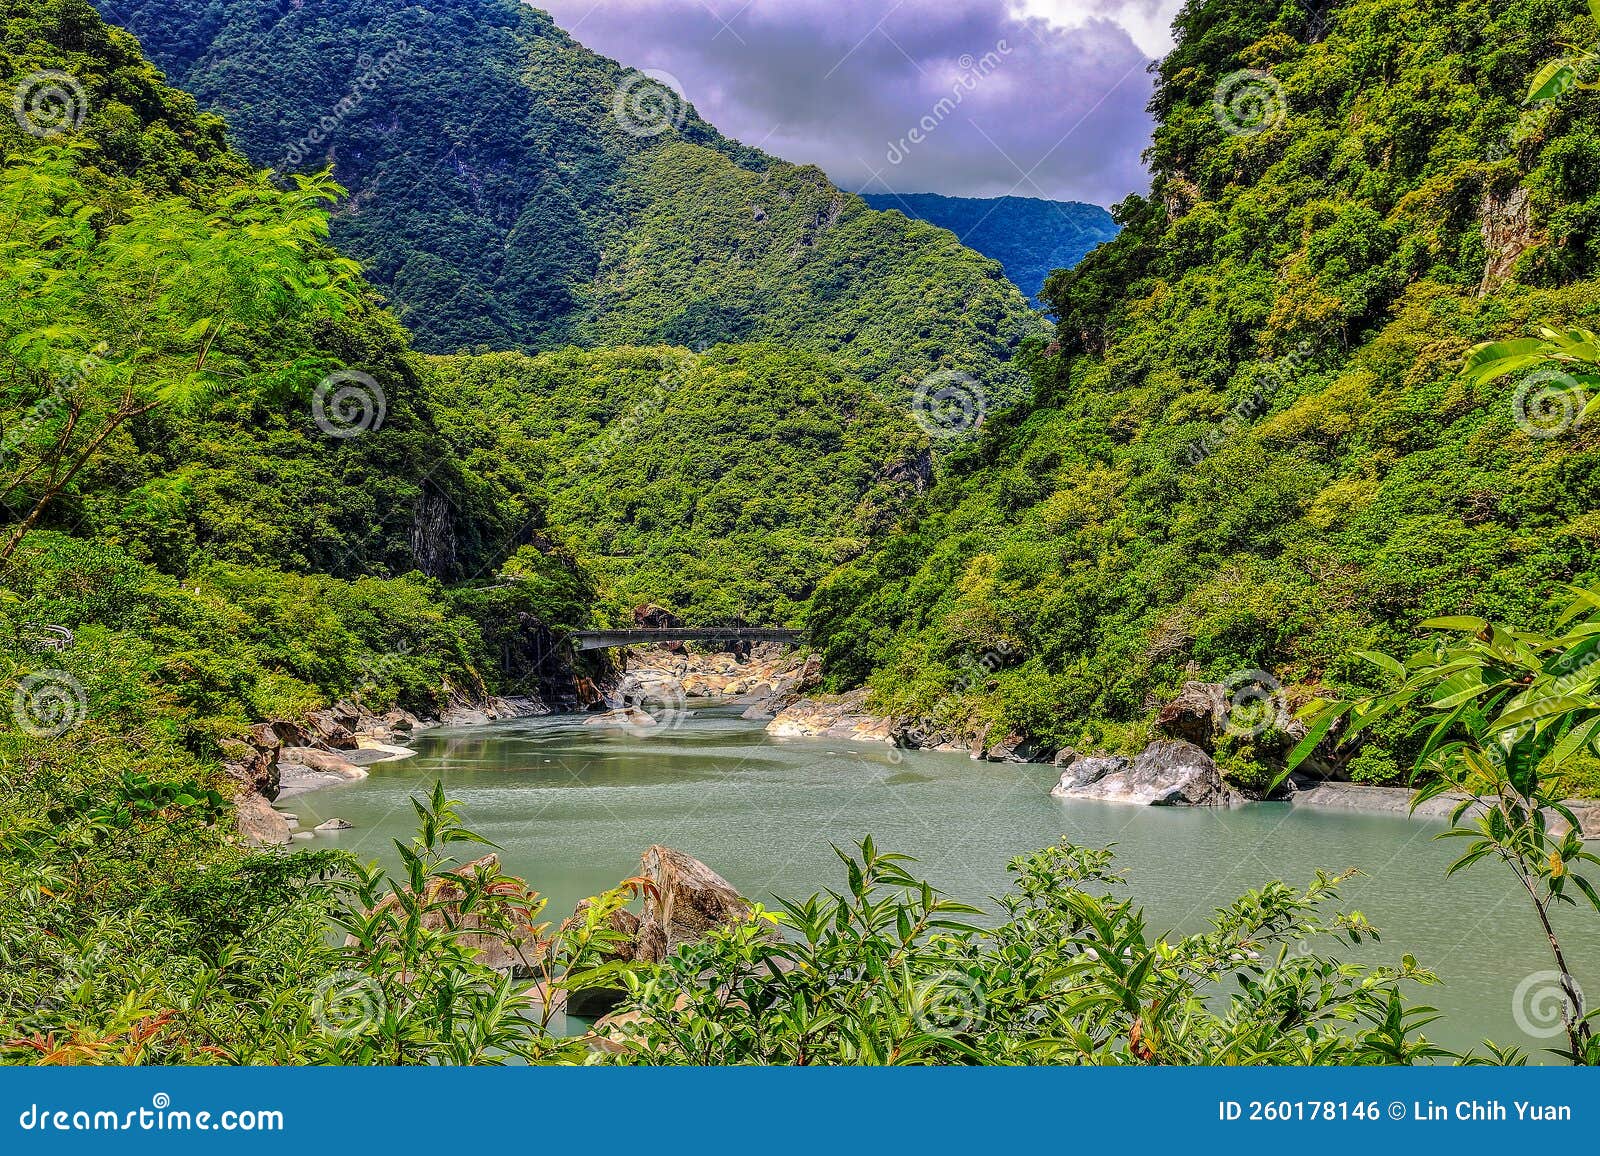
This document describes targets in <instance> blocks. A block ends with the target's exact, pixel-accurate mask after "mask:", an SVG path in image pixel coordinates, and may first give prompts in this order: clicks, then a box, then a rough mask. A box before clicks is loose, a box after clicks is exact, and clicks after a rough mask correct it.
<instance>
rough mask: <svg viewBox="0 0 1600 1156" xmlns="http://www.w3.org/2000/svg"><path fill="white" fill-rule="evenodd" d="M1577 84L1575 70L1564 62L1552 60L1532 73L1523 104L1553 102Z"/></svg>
mask: <svg viewBox="0 0 1600 1156" xmlns="http://www.w3.org/2000/svg"><path fill="white" fill-rule="evenodd" d="M1577 83H1578V72H1577V69H1575V68H1573V67H1572V65H1571V64H1569V63H1568V62H1567V61H1565V60H1552V61H1550V62H1549V63H1548V64H1546V65H1545V66H1544V67H1543V68H1541V69H1540V70H1539V71H1538V72H1536V73H1534V76H1533V81H1532V82H1531V83H1530V84H1529V85H1528V95H1527V96H1526V97H1525V98H1524V100H1523V103H1524V104H1540V103H1543V102H1544V101H1547V100H1555V99H1556V98H1557V97H1559V96H1561V95H1562V94H1563V93H1565V92H1566V91H1567V90H1568V89H1570V88H1571V87H1572V86H1573V85H1574V84H1577Z"/></svg>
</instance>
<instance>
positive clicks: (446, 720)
mask: <svg viewBox="0 0 1600 1156" xmlns="http://www.w3.org/2000/svg"><path fill="white" fill-rule="evenodd" d="M549 713H550V708H549V707H547V706H545V705H544V703H542V702H540V701H539V700H538V699H533V698H491V699H488V700H486V701H485V702H482V703H472V702H469V701H467V700H466V699H457V700H454V701H452V702H451V704H450V705H449V706H447V707H445V709H444V710H442V711H440V712H439V725H440V726H445V727H476V726H483V725H484V724H485V723H492V722H501V721H503V720H505V719H517V718H534V717H537V716H540V715H547V714H549Z"/></svg>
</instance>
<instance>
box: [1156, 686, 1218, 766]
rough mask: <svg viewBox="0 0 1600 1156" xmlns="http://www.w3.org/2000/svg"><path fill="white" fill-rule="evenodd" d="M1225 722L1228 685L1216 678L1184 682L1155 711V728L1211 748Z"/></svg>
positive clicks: (1203, 747) (1204, 747) (1201, 747)
mask: <svg viewBox="0 0 1600 1156" xmlns="http://www.w3.org/2000/svg"><path fill="white" fill-rule="evenodd" d="M1226 722H1227V688H1226V687H1224V686H1223V685H1222V684H1221V683H1215V682H1186V683H1184V684H1183V690H1182V691H1180V692H1179V694H1178V697H1177V698H1175V699H1173V700H1172V701H1171V702H1169V703H1167V705H1166V706H1164V707H1162V708H1161V712H1160V713H1159V714H1157V715H1156V723H1155V729H1156V730H1157V731H1159V732H1160V733H1161V734H1164V735H1170V736H1171V737H1173V738H1175V739H1182V740H1183V741H1184V742H1188V743H1193V744H1194V745H1195V746H1197V747H1199V748H1200V749H1201V750H1203V751H1211V750H1215V749H1216V741H1217V736H1218V735H1220V734H1222V729H1223V727H1224V726H1225V725H1226Z"/></svg>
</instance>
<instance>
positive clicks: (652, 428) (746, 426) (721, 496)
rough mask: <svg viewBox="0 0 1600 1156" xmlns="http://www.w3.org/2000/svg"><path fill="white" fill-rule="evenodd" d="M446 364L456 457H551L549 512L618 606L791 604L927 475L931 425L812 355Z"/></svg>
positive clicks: (697, 608)
mask: <svg viewBox="0 0 1600 1156" xmlns="http://www.w3.org/2000/svg"><path fill="white" fill-rule="evenodd" d="M436 369H437V380H436V382H435V397H436V399H437V404H438V406H439V409H440V414H441V422H442V424H443V426H444V428H445V430H446V431H447V433H448V434H449V435H450V437H451V438H452V440H453V441H454V442H455V443H456V444H457V445H458V446H460V447H461V449H462V453H463V456H464V457H465V458H466V459H467V460H468V461H469V462H471V463H473V464H474V465H475V466H477V467H479V468H482V469H484V470H486V471H488V470H493V469H494V468H495V467H494V463H497V462H503V463H524V464H525V463H529V462H539V463H541V469H542V472H543V474H544V477H545V485H546V486H547V487H548V491H549V503H550V507H549V508H550V517H551V520H552V522H554V523H555V524H557V525H559V526H560V527H561V530H562V534H563V538H564V540H566V541H567V542H569V543H570V544H571V545H572V547H573V549H574V550H575V551H576V552H577V555H578V557H579V558H580V560H581V561H582V563H583V564H584V566H585V567H586V568H587V569H588V570H589V571H590V572H592V573H593V574H595V575H596V577H597V578H598V579H599V581H600V583H601V585H602V588H603V589H604V590H605V591H606V593H607V594H608V595H610V596H611V598H612V599H613V601H614V603H616V608H617V609H618V610H626V609H627V608H630V607H633V606H636V605H639V604H642V603H646V602H654V603H659V604H661V605H663V606H666V607H667V608H668V609H671V610H674V611H676V612H678V613H679V614H681V615H682V616H683V617H684V618H685V619H686V620H688V621H690V622H691V623H695V622H705V623H719V622H728V621H732V620H737V619H744V620H746V621H750V622H755V623H766V624H782V623H787V622H791V621H796V620H797V619H798V617H799V616H800V615H801V613H802V610H803V606H804V603H805V602H806V600H807V599H809V598H810V596H811V593H812V591H813V590H814V589H815V587H816V585H817V583H818V582H819V581H820V580H821V579H822V578H823V577H824V576H825V575H827V574H828V573H829V572H830V571H832V570H833V569H834V568H835V567H837V566H838V565H840V564H841V563H843V562H846V561H849V560H850V559H852V558H854V557H856V556H858V555H860V554H862V553H863V552H865V551H866V550H867V549H868V548H869V547H870V546H871V545H872V543H873V542H874V541H876V540H880V539H881V538H882V537H883V536H884V535H885V534H886V532H887V531H889V530H890V529H892V528H893V526H894V525H895V523H896V521H897V519H898V515H899V511H900V510H901V509H903V508H904V506H905V505H906V504H907V503H908V502H909V501H910V499H911V498H912V497H914V496H915V494H916V493H917V492H919V491H920V490H921V488H922V487H923V486H924V485H925V484H926V483H927V482H928V481H929V480H930V479H931V463H930V454H929V449H928V442H927V438H926V437H924V436H923V435H922V434H921V433H920V432H919V431H918V430H917V429H916V428H915V427H914V426H912V424H911V423H910V421H909V420H907V418H906V417H905V415H904V414H902V413H899V412H897V411H895V410H893V409H891V408H890V407H888V406H887V405H885V404H884V403H882V402H880V401H877V400H875V399H874V398H873V397H872V395H871V392H870V391H869V390H868V389H867V388H866V387H865V386H864V385H863V383H862V382H861V381H860V380H859V379H858V378H856V377H854V376H853V375H851V374H850V373H848V372H847V371H845V370H843V369H841V368H840V367H839V366H837V365H835V364H832V363H830V362H828V361H827V360H826V359H824V358H819V357H818V356H816V355H815V354H809V353H802V352H796V351H794V350H788V349H783V348H780V347H776V346H770V345H749V346H718V347H716V348H714V349H711V350H709V351H707V352H706V353H704V354H702V355H699V356H696V355H695V354H692V353H690V352H688V351H687V350H683V349H673V348H656V349H631V348H623V349H614V350H601V351H593V352H590V351H579V350H566V351H562V352H558V353H547V354H543V355H540V356H538V357H528V356H525V355H523V354H517V353H505V354H491V355H484V356H477V357H456V358H441V359H439V360H438V361H437V363H436Z"/></svg>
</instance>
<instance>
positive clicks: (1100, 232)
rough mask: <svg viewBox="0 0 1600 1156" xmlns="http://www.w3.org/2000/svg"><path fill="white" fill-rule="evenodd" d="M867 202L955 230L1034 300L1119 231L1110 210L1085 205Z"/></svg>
mask: <svg viewBox="0 0 1600 1156" xmlns="http://www.w3.org/2000/svg"><path fill="white" fill-rule="evenodd" d="M861 199H862V200H864V201H866V202H867V204H869V205H871V206H872V207H873V208H874V209H885V210H887V209H898V210H900V211H901V212H902V213H904V214H905V215H906V216H908V217H912V218H914V219H916V220H919V221H927V222H928V223H929V224H930V225H937V226H938V227H939V228H941V229H949V230H950V231H951V232H952V233H954V234H955V235H956V238H957V239H958V240H959V241H960V242H961V243H962V244H963V245H966V246H967V247H968V248H971V249H976V250H977V251H978V252H980V253H982V254H983V255H984V256H985V257H993V258H994V259H995V260H996V261H999V262H1000V264H1001V265H1002V266H1003V267H1004V268H1005V271H1006V276H1007V277H1009V278H1010V279H1011V283H1012V284H1014V285H1015V286H1016V287H1017V288H1019V289H1021V290H1022V292H1023V293H1024V294H1026V295H1027V297H1028V298H1029V299H1030V300H1034V299H1037V298H1038V296H1039V293H1040V291H1041V290H1042V289H1043V288H1044V283H1045V279H1046V278H1048V277H1049V276H1050V274H1051V273H1052V272H1054V271H1055V270H1057V269H1070V268H1072V267H1073V266H1074V265H1076V264H1077V263H1078V262H1079V261H1081V260H1083V259H1084V257H1086V256H1087V255H1088V254H1089V252H1090V251H1091V250H1093V249H1094V248H1095V246H1097V245H1101V244H1104V243H1105V242H1106V241H1109V240H1111V239H1112V238H1113V237H1115V236H1116V235H1117V232H1118V228H1117V223H1116V221H1115V220H1113V219H1112V217H1111V214H1110V213H1109V212H1108V211H1106V210H1105V209H1104V208H1102V207H1101V206H1099V205H1091V204H1088V203H1087V202H1084V201H1047V200H1044V199H1042V198H1038V197H946V196H942V195H940V194H939V193H863V194H861Z"/></svg>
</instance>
